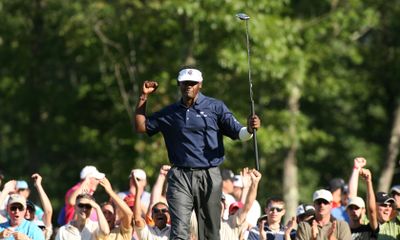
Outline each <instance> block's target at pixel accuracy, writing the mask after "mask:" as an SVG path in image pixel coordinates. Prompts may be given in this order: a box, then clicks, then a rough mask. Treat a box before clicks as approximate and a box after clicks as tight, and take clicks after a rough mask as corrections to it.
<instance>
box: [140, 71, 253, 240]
mask: <svg viewBox="0 0 400 240" xmlns="http://www.w3.org/2000/svg"><path fill="white" fill-rule="evenodd" d="M177 80H178V87H179V89H180V92H181V96H182V97H181V99H180V100H179V101H177V102H176V103H173V104H171V105H169V106H167V107H165V108H163V109H161V110H160V111H159V112H156V113H155V114H153V115H152V116H150V117H148V116H147V115H146V104H147V99H148V97H149V95H151V94H153V93H154V92H155V91H156V89H157V87H158V83H157V82H154V81H145V82H144V83H143V86H142V92H141V95H140V97H139V100H138V103H137V105H136V111H135V128H136V131H137V132H139V133H147V134H148V135H149V136H152V135H154V134H156V133H158V132H161V133H162V134H163V137H164V141H165V143H166V148H167V152H168V158H169V160H170V162H171V164H172V168H171V170H170V171H169V173H168V190H167V200H168V205H169V206H170V211H171V219H172V222H171V227H172V230H171V239H177V238H179V239H188V238H189V232H190V230H189V229H190V227H189V222H190V221H189V220H190V216H191V214H192V211H193V209H195V211H196V215H197V221H198V227H199V229H198V232H199V239H205V238H206V237H207V238H209V239H219V229H220V216H219V214H220V212H221V205H220V204H218V203H219V202H220V199H221V194H222V193H221V184H222V180H221V174H220V171H219V168H218V166H219V165H220V164H221V163H222V162H223V160H224V146H223V136H228V137H230V138H232V139H240V140H242V141H245V140H249V139H250V138H251V137H252V133H253V129H258V128H259V127H260V119H259V118H258V116H256V115H253V116H250V117H249V118H248V121H247V127H243V126H242V125H241V124H240V123H239V122H238V121H237V120H236V118H235V117H234V116H233V114H232V113H231V112H230V111H229V110H228V108H227V107H226V106H225V104H224V103H223V102H222V101H220V100H216V99H214V98H210V97H207V96H205V95H203V94H202V93H201V92H200V90H201V88H202V86H203V85H202V84H203V76H202V73H201V72H200V71H199V70H197V69H194V68H184V69H182V70H181V71H180V72H179V75H178V79H177Z"/></svg>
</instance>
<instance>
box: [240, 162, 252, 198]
mask: <svg viewBox="0 0 400 240" xmlns="http://www.w3.org/2000/svg"><path fill="white" fill-rule="evenodd" d="M240 176H241V177H242V182H243V189H242V195H241V196H240V201H241V202H242V203H245V202H246V199H247V195H248V194H249V189H250V186H251V184H252V182H251V176H250V172H249V168H247V167H246V168H243V170H242V171H240Z"/></svg>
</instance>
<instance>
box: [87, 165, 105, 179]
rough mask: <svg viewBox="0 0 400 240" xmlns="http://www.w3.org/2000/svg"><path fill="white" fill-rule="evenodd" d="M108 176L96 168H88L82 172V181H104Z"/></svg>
mask: <svg viewBox="0 0 400 240" xmlns="http://www.w3.org/2000/svg"><path fill="white" fill-rule="evenodd" d="M105 176H106V175H105V174H104V173H101V172H99V171H98V170H97V168H96V167H95V166H86V167H84V168H83V169H82V171H81V179H85V178H86V177H94V178H96V179H103V178H104V177H105Z"/></svg>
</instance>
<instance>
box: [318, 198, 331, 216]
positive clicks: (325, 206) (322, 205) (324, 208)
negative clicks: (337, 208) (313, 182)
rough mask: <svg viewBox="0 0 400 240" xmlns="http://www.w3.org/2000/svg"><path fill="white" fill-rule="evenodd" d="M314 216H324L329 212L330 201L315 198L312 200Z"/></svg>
mask: <svg viewBox="0 0 400 240" xmlns="http://www.w3.org/2000/svg"><path fill="white" fill-rule="evenodd" d="M314 207H315V215H316V217H321V216H326V215H330V214H331V209H332V203H331V202H328V201H327V200H325V199H317V200H315V201H314Z"/></svg>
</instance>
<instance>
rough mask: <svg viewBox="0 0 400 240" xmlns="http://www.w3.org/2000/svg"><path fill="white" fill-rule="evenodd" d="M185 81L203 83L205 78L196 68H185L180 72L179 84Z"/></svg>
mask: <svg viewBox="0 0 400 240" xmlns="http://www.w3.org/2000/svg"><path fill="white" fill-rule="evenodd" d="M184 81H194V82H202V81H203V76H202V74H201V72H200V71H199V70H197V69H194V68H185V69H182V70H181V71H180V72H179V75H178V82H184Z"/></svg>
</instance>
